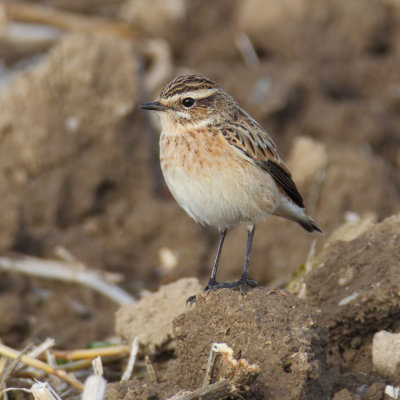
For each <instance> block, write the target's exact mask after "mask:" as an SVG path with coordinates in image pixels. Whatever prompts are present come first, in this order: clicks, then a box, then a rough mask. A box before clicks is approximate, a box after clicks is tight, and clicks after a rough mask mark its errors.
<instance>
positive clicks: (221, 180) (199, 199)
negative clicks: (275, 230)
mask: <svg viewBox="0 0 400 400" xmlns="http://www.w3.org/2000/svg"><path fill="white" fill-rule="evenodd" d="M237 167H238V168H234V169H232V164H228V166H227V167H226V168H224V166H223V163H216V164H215V166H214V167H212V165H211V166H210V167H204V168H196V167H194V168H193V167H191V168H186V167H185V166H182V165H175V166H173V165H171V164H169V165H166V164H165V163H162V170H163V173H164V177H165V181H166V183H167V185H168V188H169V190H170V191H171V193H172V195H173V196H174V198H175V199H176V201H177V202H178V203H179V205H180V206H181V207H182V208H183V209H184V210H185V211H186V212H187V213H188V214H189V215H190V216H191V217H192V218H193V219H194V220H195V221H197V222H199V223H201V224H203V225H211V226H216V227H217V228H218V229H224V228H229V227H231V226H235V225H238V224H240V223H242V222H254V221H255V219H257V218H259V217H262V216H266V215H268V214H271V213H273V212H274V211H275V209H276V205H277V199H278V197H279V193H278V190H277V188H276V185H275V184H274V182H273V181H272V179H271V178H270V177H269V175H268V174H266V173H265V172H263V171H262V170H261V169H259V168H258V167H255V166H253V165H250V164H249V166H248V167H249V168H248V169H246V170H245V169H243V168H242V167H241V166H240V165H238V166H237Z"/></svg>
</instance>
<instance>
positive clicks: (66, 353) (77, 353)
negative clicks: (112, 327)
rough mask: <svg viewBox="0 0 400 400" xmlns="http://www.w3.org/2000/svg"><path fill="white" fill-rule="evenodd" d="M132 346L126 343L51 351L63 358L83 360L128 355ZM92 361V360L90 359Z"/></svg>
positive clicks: (57, 356) (58, 357)
mask: <svg viewBox="0 0 400 400" xmlns="http://www.w3.org/2000/svg"><path fill="white" fill-rule="evenodd" d="M129 352H130V347H129V346H126V345H120V346H109V347H99V348H97V349H79V350H52V351H51V353H52V354H53V355H54V356H55V357H56V358H57V359H61V360H68V361H74V360H82V359H90V360H92V359H93V358H95V357H97V356H100V357H111V356H122V355H128V354H129ZM90 362H91V361H90Z"/></svg>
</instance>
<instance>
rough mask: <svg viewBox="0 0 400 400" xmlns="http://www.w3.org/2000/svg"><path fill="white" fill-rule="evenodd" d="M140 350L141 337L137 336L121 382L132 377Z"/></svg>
mask: <svg viewBox="0 0 400 400" xmlns="http://www.w3.org/2000/svg"><path fill="white" fill-rule="evenodd" d="M138 350H139V339H138V337H137V336H136V337H135V339H133V341H132V346H131V352H130V355H129V361H128V365H127V367H126V369H125V371H124V373H123V374H122V378H121V382H124V381H127V380H129V379H130V378H131V376H132V372H133V367H134V366H135V361H136V356H137V353H138Z"/></svg>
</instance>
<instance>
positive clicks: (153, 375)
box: [145, 355, 158, 383]
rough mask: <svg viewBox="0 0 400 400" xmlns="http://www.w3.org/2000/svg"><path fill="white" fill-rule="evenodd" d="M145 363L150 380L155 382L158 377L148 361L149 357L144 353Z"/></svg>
mask: <svg viewBox="0 0 400 400" xmlns="http://www.w3.org/2000/svg"><path fill="white" fill-rule="evenodd" d="M145 363H146V370H147V375H148V376H149V378H150V381H151V382H154V383H157V382H158V377H157V374H156V371H154V368H153V365H152V363H151V361H150V357H149V356H148V355H146V357H145Z"/></svg>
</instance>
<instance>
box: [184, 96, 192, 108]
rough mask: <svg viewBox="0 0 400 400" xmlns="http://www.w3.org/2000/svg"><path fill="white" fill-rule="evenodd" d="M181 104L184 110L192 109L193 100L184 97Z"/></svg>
mask: <svg viewBox="0 0 400 400" xmlns="http://www.w3.org/2000/svg"><path fill="white" fill-rule="evenodd" d="M182 104H183V106H184V107H186V108H190V107H193V104H194V99H192V98H191V97H186V98H185V99H183V100H182Z"/></svg>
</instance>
